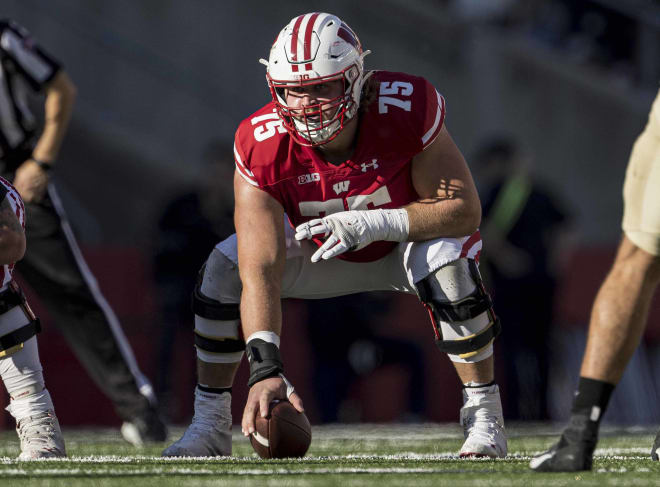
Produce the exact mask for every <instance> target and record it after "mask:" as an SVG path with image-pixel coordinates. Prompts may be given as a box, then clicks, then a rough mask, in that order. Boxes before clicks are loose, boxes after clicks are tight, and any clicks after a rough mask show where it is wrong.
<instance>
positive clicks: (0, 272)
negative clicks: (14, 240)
mask: <svg viewBox="0 0 660 487" xmlns="http://www.w3.org/2000/svg"><path fill="white" fill-rule="evenodd" d="M0 194H2V198H0V201H2V199H4V198H7V201H9V206H10V207H11V210H12V211H13V212H14V214H15V215H16V218H18V221H19V223H20V224H21V226H22V227H23V229H25V206H24V205H23V199H22V198H21V195H20V194H18V191H17V190H16V188H14V186H13V185H12V184H11V183H10V182H9V181H7V180H6V179H5V178H2V177H0ZM13 272H14V264H13V263H12V264H5V265H3V266H1V267H0V288H4V287H5V286H6V285H7V284H9V283H10V282H11V280H12V279H13V275H12V274H13Z"/></svg>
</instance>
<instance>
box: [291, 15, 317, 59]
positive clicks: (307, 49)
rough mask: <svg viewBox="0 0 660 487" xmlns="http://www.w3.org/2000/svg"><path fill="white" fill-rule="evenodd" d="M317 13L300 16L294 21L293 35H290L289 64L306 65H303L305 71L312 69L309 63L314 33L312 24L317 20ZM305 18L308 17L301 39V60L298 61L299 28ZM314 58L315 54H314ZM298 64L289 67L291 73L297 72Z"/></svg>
mask: <svg viewBox="0 0 660 487" xmlns="http://www.w3.org/2000/svg"><path fill="white" fill-rule="evenodd" d="M318 16H319V14H318V13H313V14H307V15H301V16H300V17H298V18H297V19H296V23H295V24H294V26H293V33H292V34H291V51H290V52H291V63H298V64H302V63H307V64H305V69H306V70H311V69H312V64H311V63H310V62H309V61H312V60H313V58H312V32H313V31H314V24H315V23H316V19H317V18H318ZM305 17H308V18H309V20H308V21H307V26H306V27H305V36H304V39H303V58H302V60H300V61H298V37H299V35H300V26H301V25H302V23H303V20H304V19H305ZM314 56H316V52H315V53H314ZM298 64H294V65H293V66H291V70H292V71H294V72H295V71H298Z"/></svg>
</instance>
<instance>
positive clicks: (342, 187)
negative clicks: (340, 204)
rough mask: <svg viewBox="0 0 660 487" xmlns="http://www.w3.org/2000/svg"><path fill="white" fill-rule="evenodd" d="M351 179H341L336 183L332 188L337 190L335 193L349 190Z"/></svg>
mask: <svg viewBox="0 0 660 487" xmlns="http://www.w3.org/2000/svg"><path fill="white" fill-rule="evenodd" d="M350 183H351V182H350V181H340V182H338V183H335V184H333V185H332V189H334V190H335V194H341V193H345V192H346V191H348V185H349V184H350Z"/></svg>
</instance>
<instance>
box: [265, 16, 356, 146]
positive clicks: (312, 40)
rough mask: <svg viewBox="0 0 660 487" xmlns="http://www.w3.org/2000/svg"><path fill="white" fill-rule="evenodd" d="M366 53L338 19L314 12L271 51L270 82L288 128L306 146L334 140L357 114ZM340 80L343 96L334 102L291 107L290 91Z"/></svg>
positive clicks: (280, 38) (288, 29) (296, 20)
mask: <svg viewBox="0 0 660 487" xmlns="http://www.w3.org/2000/svg"><path fill="white" fill-rule="evenodd" d="M368 53H369V51H366V52H363V51H362V46H361V44H360V41H359V40H358V38H357V36H356V35H355V34H354V33H353V31H352V30H351V29H350V27H348V25H346V24H345V23H344V22H342V21H341V20H340V19H339V18H338V17H335V16H334V15H330V14H324V13H311V14H305V15H300V16H298V17H296V18H294V19H293V20H292V21H291V22H290V23H289V24H288V25H287V26H286V27H285V28H284V29H283V30H282V31H281V32H280V34H279V35H278V37H277V39H276V40H275V43H274V44H273V47H272V48H271V51H270V57H269V60H268V61H264V60H261V62H262V63H263V64H265V65H266V66H267V68H268V69H267V73H266V79H267V81H268V86H269V87H270V92H271V96H272V98H273V101H274V102H275V106H276V109H277V112H278V114H279V116H280V118H281V119H282V122H283V125H284V127H285V128H286V129H287V131H288V132H289V133H290V134H291V136H292V137H293V138H294V140H295V141H296V142H297V143H299V144H301V145H309V146H318V145H322V144H326V143H328V142H330V141H331V140H333V139H334V138H335V137H337V135H338V134H339V133H340V132H341V130H343V129H344V127H345V126H346V125H347V124H348V122H349V121H350V120H351V119H352V118H353V117H354V116H355V115H356V113H357V111H358V107H359V105H360V93H361V91H362V85H363V82H364V79H365V77H364V63H363V58H364V56H365V55H366V54H368ZM337 80H341V82H342V87H343V89H342V90H341V93H340V94H339V95H338V96H336V97H333V98H331V99H321V100H318V101H317V100H314V103H312V104H309V105H304V106H289V103H288V101H287V100H288V98H289V97H288V90H296V89H299V90H300V91H303V92H304V91H306V90H310V89H313V87H314V85H318V84H320V83H331V82H333V81H337Z"/></svg>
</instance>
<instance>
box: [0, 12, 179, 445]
mask: <svg viewBox="0 0 660 487" xmlns="http://www.w3.org/2000/svg"><path fill="white" fill-rule="evenodd" d="M30 93H39V94H43V95H45V105H44V127H43V130H42V131H41V133H40V134H39V133H38V132H37V127H36V124H35V119H34V116H33V114H32V113H31V112H30V110H29V108H28V99H27V97H28V94H30ZM75 94H76V89H75V86H74V85H73V83H72V81H71V79H70V78H69V76H68V75H67V74H66V73H65V72H64V70H63V69H62V67H61V66H60V64H59V63H58V62H57V61H56V60H55V59H54V58H53V57H52V56H50V55H49V54H48V53H46V51H45V50H44V49H43V48H42V47H41V46H39V45H37V44H36V43H35V42H34V41H33V39H32V38H31V37H30V35H29V33H28V32H27V31H26V30H25V29H24V28H23V27H21V26H20V25H18V24H17V23H15V22H14V21H11V20H0V173H1V174H2V175H3V176H4V177H5V178H6V179H9V180H10V181H12V182H13V183H14V185H15V187H16V189H18V191H19V193H20V194H21V196H22V197H23V200H24V202H25V209H26V220H27V222H26V223H27V224H26V228H25V233H26V238H27V241H28V242H29V244H28V250H27V252H26V254H25V257H24V258H23V260H21V261H20V262H18V263H17V264H16V269H17V271H18V273H19V274H20V275H21V276H22V277H23V279H25V280H26V281H27V282H28V283H29V284H30V286H32V288H34V290H35V291H36V292H37V293H38V295H39V298H40V299H41V300H42V301H43V303H44V304H45V305H46V306H47V308H48V311H49V312H50V314H51V315H52V316H53V318H54V321H55V323H56V325H57V327H58V328H59V329H60V331H61V332H62V334H63V335H64V337H65V338H66V340H67V342H68V343H69V345H70V346H71V347H72V349H73V351H74V352H75V354H76V356H77V357H78V359H79V360H80V362H81V363H82V364H83V366H84V367H85V368H86V369H87V372H88V374H89V375H90V377H91V378H92V379H93V380H94V382H95V383H96V384H97V385H98V387H99V388H100V389H101V390H102V391H103V392H104V393H105V394H106V395H107V396H108V397H109V398H110V400H111V401H112V403H113V404H114V407H115V410H116V412H117V414H118V415H119V416H120V417H121V418H122V420H123V421H124V423H123V425H122V428H121V432H122V434H123V436H124V438H125V439H126V440H127V441H129V442H130V443H133V444H134V445H141V444H143V443H145V442H149V441H164V440H165V439H166V429H165V426H164V425H163V422H162V421H161V419H160V418H159V416H158V415H157V413H156V409H155V406H156V398H155V395H154V393H153V389H152V387H151V384H150V383H149V381H148V380H147V378H146V377H145V376H144V375H142V373H141V372H140V370H139V369H138V365H137V363H136V361H135V357H134V355H133V351H132V350H131V347H130V344H129V343H128V341H127V340H126V336H125V335H124V333H123V331H122V329H121V325H120V324H119V321H118V320H117V317H116V316H115V314H114V312H113V311H112V309H111V308H110V306H109V305H108V303H107V301H106V300H105V298H104V297H103V295H102V294H101V292H100V290H99V287H98V285H97V283H96V280H95V278H94V276H93V275H92V273H91V272H90V269H89V267H88V266H87V264H86V263H85V261H84V259H83V256H82V254H81V252H80V249H79V248H78V245H77V243H76V240H75V238H74V236H73V233H72V231H71V227H70V226H69V222H68V220H67V217H66V214H65V213H64V210H63V208H62V205H61V203H60V199H59V197H58V195H57V191H56V189H55V186H54V185H53V184H52V182H51V174H52V172H53V166H54V162H55V160H56V158H57V154H58V151H59V148H60V145H61V143H62V139H63V138H64V134H65V132H66V129H67V126H68V124H69V119H70V116H71V111H72V108H73V103H74V99H75Z"/></svg>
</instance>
